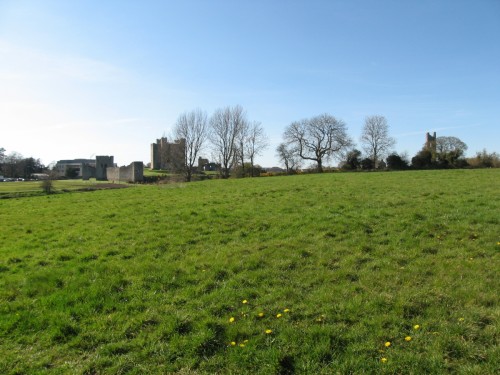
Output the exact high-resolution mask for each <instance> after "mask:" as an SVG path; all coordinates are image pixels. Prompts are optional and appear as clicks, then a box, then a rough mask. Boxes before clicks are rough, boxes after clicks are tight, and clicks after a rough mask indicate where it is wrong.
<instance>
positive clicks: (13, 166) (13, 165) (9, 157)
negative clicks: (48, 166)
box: [0, 147, 45, 179]
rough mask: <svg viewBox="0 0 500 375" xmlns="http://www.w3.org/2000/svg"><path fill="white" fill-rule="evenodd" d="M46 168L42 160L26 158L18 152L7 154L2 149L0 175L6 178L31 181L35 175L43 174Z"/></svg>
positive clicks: (0, 148)
mask: <svg viewBox="0 0 500 375" xmlns="http://www.w3.org/2000/svg"><path fill="white" fill-rule="evenodd" d="M44 170H45V166H44V165H43V164H42V162H41V161H40V159H35V158H33V157H28V158H26V157H24V156H22V155H21V154H20V153H18V152H15V151H14V152H11V153H9V154H6V150H5V148H3V147H0V175H1V176H3V177H6V178H24V179H29V178H31V175H32V174H33V173H41V172H43V171H44Z"/></svg>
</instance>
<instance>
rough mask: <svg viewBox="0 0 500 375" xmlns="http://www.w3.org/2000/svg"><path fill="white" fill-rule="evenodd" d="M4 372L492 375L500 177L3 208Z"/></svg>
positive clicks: (324, 181) (194, 186) (254, 184)
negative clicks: (434, 374) (453, 374)
mask: <svg viewBox="0 0 500 375" xmlns="http://www.w3.org/2000/svg"><path fill="white" fill-rule="evenodd" d="M0 223H1V226H0V373H2V374H44V373H51V374H52V373H54V374H59V373H61V374H63V373H75V374H118V373H119V374H125V373H131V374H146V373H148V374H149V373H151V374H155V373H159V374H161V373H179V374H205V373H206V374H215V373H221V374H257V373H259V374H292V373H299V374H335V373H339V374H347V373H355V374H362V373H388V374H389V373H398V374H422V373H459V374H494V373H498V371H499V369H500V346H499V328H500V327H499V311H500V310H499V299H498V291H499V290H500V282H499V277H498V273H499V272H498V271H499V270H500V262H499V251H500V169H490V170H484V169H483V170H446V171H444V170H440V171H411V172H392V173H378V172H377V173H333V174H322V175H319V174H318V175H298V176H283V177H273V178H256V179H241V180H213V181H202V182H195V183H190V184H169V185H150V186H133V187H130V188H127V189H116V190H98V191H92V192H72V193H64V194H55V195H49V196H33V197H23V198H13V199H2V200H0Z"/></svg>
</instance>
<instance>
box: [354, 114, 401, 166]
mask: <svg viewBox="0 0 500 375" xmlns="http://www.w3.org/2000/svg"><path fill="white" fill-rule="evenodd" d="M360 140H361V144H362V146H363V150H364V151H365V152H366V153H367V154H368V156H369V157H370V159H372V164H373V167H374V168H377V165H378V161H379V159H382V158H383V157H384V156H385V155H386V154H387V153H388V152H389V151H390V149H391V148H392V147H393V146H394V144H395V143H396V141H395V140H394V138H391V137H389V126H388V125H387V120H386V119H385V117H384V116H369V117H367V118H366V119H365V126H364V127H363V132H362V134H361V138H360Z"/></svg>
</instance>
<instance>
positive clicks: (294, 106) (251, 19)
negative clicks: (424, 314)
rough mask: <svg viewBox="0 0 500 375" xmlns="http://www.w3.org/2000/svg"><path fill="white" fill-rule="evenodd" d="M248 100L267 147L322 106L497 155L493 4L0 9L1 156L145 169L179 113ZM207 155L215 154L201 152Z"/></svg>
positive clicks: (499, 70) (409, 140)
mask: <svg viewBox="0 0 500 375" xmlns="http://www.w3.org/2000/svg"><path fill="white" fill-rule="evenodd" d="M236 104H239V105H241V106H243V107H244V108H245V109H246V111H247V115H248V118H249V119H250V120H252V121H260V122H262V125H263V127H264V128H265V130H266V133H267V135H268V138H269V142H270V147H269V149H268V151H267V152H266V153H265V154H264V155H262V156H261V157H259V158H258V159H257V162H258V163H260V164H261V165H263V166H273V165H277V164H278V161H277V160H276V157H275V148H276V146H277V144H278V143H280V142H281V140H282V134H283V130H284V129H285V127H286V126H287V125H289V124H290V123H291V122H292V121H295V120H300V119H302V118H308V117H311V116H314V115H318V114H321V113H325V112H326V113H330V114H332V115H334V116H336V117H337V118H339V119H342V120H344V121H345V122H346V124H347V127H348V131H349V133H350V135H351V136H352V138H353V139H354V140H356V141H359V136H360V133H361V129H362V126H363V122H364V119H365V117H366V116H369V115H375V114H377V115H383V116H385V117H386V118H387V120H388V123H389V126H390V132H391V135H393V136H394V137H395V138H396V141H397V144H396V146H395V150H396V151H398V152H404V151H406V152H408V153H409V155H410V157H411V156H413V155H414V154H415V153H416V152H417V151H418V150H419V149H420V148H421V146H422V144H423V143H424V138H425V133H426V132H427V131H429V132H433V131H436V132H437V134H438V136H456V137H458V138H460V139H461V140H462V141H464V142H465V143H466V144H467V145H468V146H469V151H468V155H474V154H475V152H476V151H480V150H481V149H483V148H486V149H488V151H497V152H499V151H500V146H499V144H500V1H498V0H475V1H473V0H468V1H461V0H442V1H439V0H432V1H428V0H419V1H403V0H394V1H384V0H381V1H369V0H365V1H361V0H360V1H356V0H354V1H352V0H349V1H348V0H345V1H336V0H331V1H326V0H325V1H319V0H317V1H314V0H312V1H306V0H303V1H290V0H288V1H278V0H276V1H273V0H251V1H250V0H248V1H247V0H238V1H237V0H234V1H217V0H214V1H209V0H205V1H193V0H184V1H168V0H163V1H160V0H158V1H153V0H134V1H131V0H107V1H101V0H98V1H97V0H57V1H51V0H0V129H1V133H0V134H1V135H0V147H4V148H5V149H6V150H7V153H9V152H12V151H17V152H20V153H21V154H23V155H24V156H34V157H38V158H41V159H42V161H43V162H44V163H45V164H49V163H50V162H52V161H56V160H59V159H70V158H88V157H91V156H92V155H95V154H97V155H114V156H115V161H116V162H117V163H118V164H120V165H125V164H128V163H130V162H132V161H135V160H141V161H144V162H149V161H150V143H152V142H154V140H155V139H156V138H159V137H161V136H162V135H169V133H170V132H171V129H172V126H173V124H174V123H175V121H176V119H177V117H178V116H179V114H180V113H182V112H184V111H186V110H191V109H195V108H201V109H203V110H206V111H207V112H208V114H209V115H210V114H211V113H212V112H213V111H214V110H215V109H217V108H221V107H225V106H228V105H236ZM204 154H205V155H204V156H208V157H209V156H210V153H209V152H208V151H206V152H205V153H204Z"/></svg>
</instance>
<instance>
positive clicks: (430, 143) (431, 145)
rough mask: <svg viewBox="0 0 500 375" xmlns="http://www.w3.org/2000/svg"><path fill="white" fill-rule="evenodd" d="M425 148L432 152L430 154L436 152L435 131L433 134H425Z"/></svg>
mask: <svg viewBox="0 0 500 375" xmlns="http://www.w3.org/2000/svg"><path fill="white" fill-rule="evenodd" d="M425 149H426V150H429V151H430V152H432V154H435V153H436V132H434V135H430V134H429V133H427V134H426V136H425Z"/></svg>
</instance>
